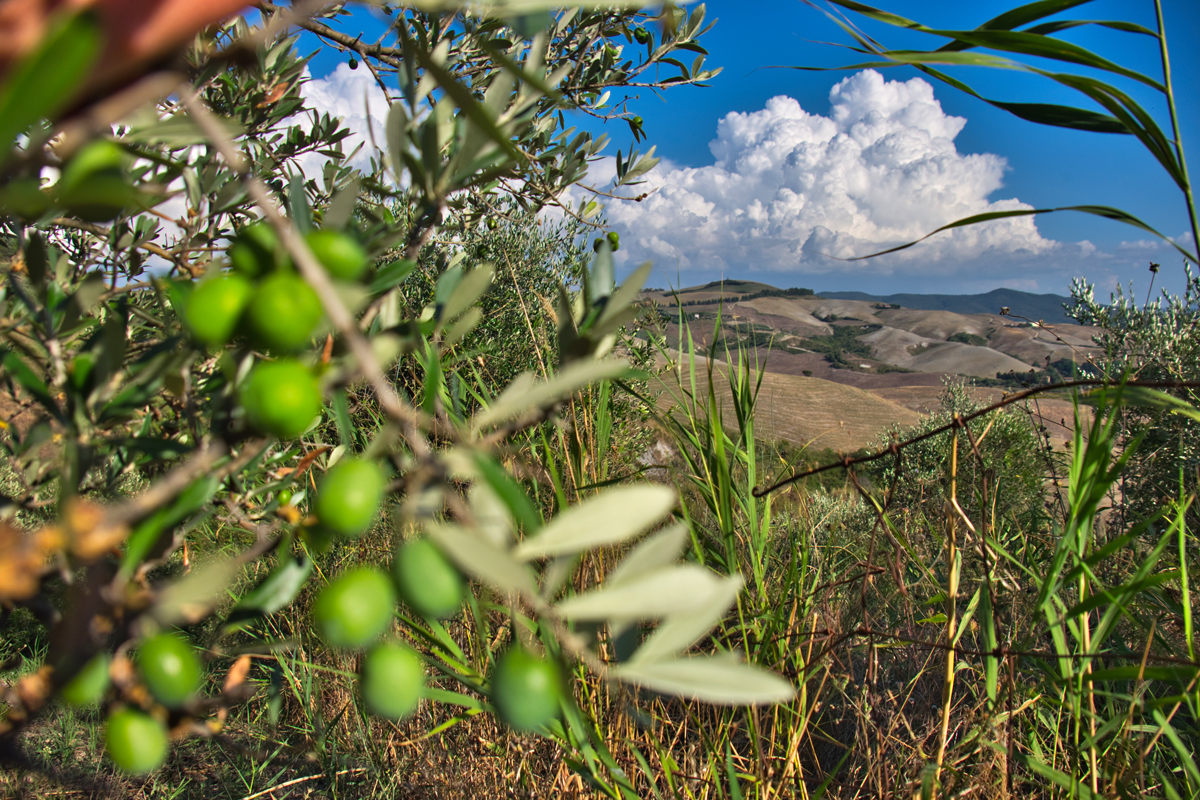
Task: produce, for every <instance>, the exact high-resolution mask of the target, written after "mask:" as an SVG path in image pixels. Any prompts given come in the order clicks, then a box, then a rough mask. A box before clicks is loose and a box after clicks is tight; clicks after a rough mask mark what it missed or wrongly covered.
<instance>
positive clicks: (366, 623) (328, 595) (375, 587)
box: [313, 567, 396, 649]
mask: <svg viewBox="0 0 1200 800" xmlns="http://www.w3.org/2000/svg"><path fill="white" fill-rule="evenodd" d="M395 612H396V590H395V589H393V588H392V582H391V581H390V580H388V577H387V575H385V574H383V573H382V572H380V571H379V570H377V569H374V568H372V567H359V568H356V569H352V570H350V571H349V572H345V573H342V574H341V575H339V576H338V577H337V578H334V579H333V580H332V581H330V583H329V585H328V586H326V587H325V588H324V589H323V590H322V591H321V594H320V596H319V597H318V598H317V602H316V604H315V605H314V606H313V617H314V619H315V621H316V624H317V632H318V633H320V635H321V638H322V639H324V640H325V643H326V644H329V645H331V646H333V647H342V648H347V649H352V648H358V647H365V646H366V645H368V644H370V643H371V641H372V640H373V639H375V638H376V637H378V636H379V635H380V634H381V633H383V632H384V631H385V630H387V628H388V626H389V625H391V622H392V619H393V618H394V616H395Z"/></svg>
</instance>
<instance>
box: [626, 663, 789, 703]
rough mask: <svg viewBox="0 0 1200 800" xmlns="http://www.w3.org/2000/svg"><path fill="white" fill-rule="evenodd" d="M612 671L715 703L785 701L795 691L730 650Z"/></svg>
mask: <svg viewBox="0 0 1200 800" xmlns="http://www.w3.org/2000/svg"><path fill="white" fill-rule="evenodd" d="M611 674H612V675H613V676H614V677H616V678H617V679H618V680H620V681H623V682H624V683H631V684H636V685H638V686H641V687H643V688H645V689H650V690H652V691H655V692H659V693H661V694H665V695H670V696H673V697H686V698H689V699H693V700H702V701H704V702H706V703H713V704H715V705H732V706H744V705H763V704H766V703H786V702H788V701H789V700H791V699H792V698H793V697H795V694H796V690H795V688H794V687H793V686H792V685H791V684H790V683H788V682H787V681H786V680H784V679H783V678H781V677H780V676H778V675H776V674H775V673H773V672H768V671H767V670H765V669H762V668H760V667H755V666H751V665H749V664H745V663H743V662H742V661H741V660H739V659H738V657H737V656H736V655H734V654H733V653H723V654H720V655H716V656H692V657H689V658H680V659H675V660H670V661H639V662H634V663H629V664H618V665H616V666H614V667H612V668H611Z"/></svg>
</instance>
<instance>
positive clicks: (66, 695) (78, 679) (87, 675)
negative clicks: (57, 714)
mask: <svg viewBox="0 0 1200 800" xmlns="http://www.w3.org/2000/svg"><path fill="white" fill-rule="evenodd" d="M110 661H111V659H110V658H109V655H108V653H97V654H96V655H94V656H93V657H92V658H91V659H89V660H88V662H87V663H86V664H84V665H83V666H82V667H81V668H80V669H79V671H78V672H76V673H75V676H74V677H73V678H71V680H70V681H68V682H67V685H66V686H64V687H62V689H60V690H59V693H58V696H59V697H61V698H62V700H63V702H64V703H66V704H67V705H72V706H94V705H96V703H99V702H100V698H101V697H103V696H104V691H105V690H106V689H107V688H108V664H109V662H110Z"/></svg>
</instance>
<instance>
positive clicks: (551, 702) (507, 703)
mask: <svg viewBox="0 0 1200 800" xmlns="http://www.w3.org/2000/svg"><path fill="white" fill-rule="evenodd" d="M562 691H563V690H562V678H561V677H560V675H559V672H558V667H557V665H556V664H555V663H554V662H553V661H548V660H546V659H542V658H538V657H537V656H535V655H533V654H532V653H530V652H529V651H528V650H526V649H525V648H523V647H520V646H519V645H517V646H513V647H511V648H509V649H508V651H507V652H506V653H505V654H504V655H502V656H501V657H500V659H499V660H498V661H497V662H496V668H495V669H494V670H493V671H492V689H491V695H492V703H493V705H495V706H496V712H497V713H498V714H499V716H500V719H501V720H503V721H504V722H505V723H506V724H508V725H509V726H511V727H513V728H517V729H518V730H523V731H531V730H536V729H537V728H541V727H543V726H545V725H546V724H547V723H549V722H550V721H551V720H554V719H556V718H557V717H558V714H559V710H560V705H559V703H560V700H561V698H562Z"/></svg>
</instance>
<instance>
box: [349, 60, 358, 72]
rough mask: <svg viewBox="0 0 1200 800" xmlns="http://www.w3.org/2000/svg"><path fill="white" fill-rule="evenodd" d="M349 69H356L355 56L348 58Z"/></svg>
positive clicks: (356, 61)
mask: <svg viewBox="0 0 1200 800" xmlns="http://www.w3.org/2000/svg"><path fill="white" fill-rule="evenodd" d="M350 69H358V59H357V58H351V59H350Z"/></svg>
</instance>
